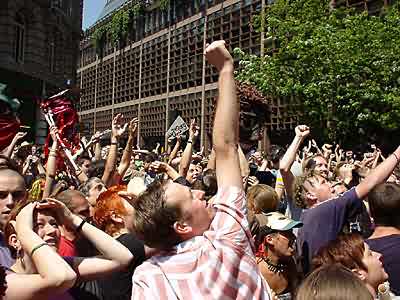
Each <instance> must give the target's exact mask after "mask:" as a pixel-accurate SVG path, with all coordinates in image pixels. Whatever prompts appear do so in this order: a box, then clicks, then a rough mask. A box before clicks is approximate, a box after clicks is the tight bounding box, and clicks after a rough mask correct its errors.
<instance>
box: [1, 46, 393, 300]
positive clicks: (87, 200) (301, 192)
mask: <svg viewBox="0 0 400 300" xmlns="http://www.w3.org/2000/svg"><path fill="white" fill-rule="evenodd" d="M204 55H205V57H206V59H207V61H208V63H209V64H211V65H213V66H214V67H215V68H216V69H217V70H218V72H219V79H218V89H219V93H218V100H217V101H216V108H215V116H214V126H213V131H212V149H210V150H209V151H204V149H203V150H202V151H200V152H196V150H195V149H196V145H197V144H198V143H197V142H198V136H199V127H198V126H197V124H196V121H195V120H191V122H190V126H189V130H188V134H187V138H185V137H183V136H179V135H177V136H176V137H175V138H174V139H170V140H169V145H168V147H167V148H166V149H165V151H164V149H161V148H160V147H159V146H158V147H156V149H139V148H138V147H137V146H136V145H135V141H136V140H137V127H138V119H137V118H134V119H133V120H128V122H127V123H124V119H123V116H122V115H121V114H118V115H116V116H115V117H114V118H113V120H112V124H111V131H110V132H109V133H110V135H111V136H110V137H109V138H108V137H107V135H105V134H104V133H102V132H97V133H96V134H94V135H93V136H92V137H91V139H90V140H87V139H85V138H84V137H82V138H81V145H82V147H81V148H80V150H79V151H77V152H76V153H74V154H73V155H67V154H66V153H65V152H66V149H65V147H64V145H61V144H60V140H59V138H58V136H57V135H58V130H59V129H58V128H57V127H56V126H51V128H50V129H49V132H50V136H51V140H52V143H51V146H50V147H49V151H48V153H46V155H45V154H44V152H43V151H41V146H38V145H33V144H28V143H26V142H23V139H24V137H25V134H24V133H22V132H19V133H17V134H16V135H15V136H14V137H13V140H12V142H11V143H10V144H9V145H8V147H6V148H4V149H3V151H2V154H1V156H0V228H1V229H0V230H1V232H0V264H1V266H2V269H1V272H0V277H1V278H0V298H1V297H2V298H3V299H7V300H24V299H27V300H28V299H96V300H108V299H110V300H111V299H113V300H125V299H132V300H133V299H138V300H139V299H271V300H272V299H274V300H276V299H281V300H283V299H297V300H313V299H315V300H317V299H318V300H324V299H326V300H328V299H340V300H355V299H360V300H367V299H385V300H387V299H400V258H399V257H398V256H397V255H396V253H397V249H398V248H397V247H399V246H400V217H399V215H400V213H399V212H400V185H399V180H400V172H399V171H400V169H398V164H399V160H400V147H399V148H397V149H396V150H395V151H394V152H392V153H391V154H387V155H386V157H384V154H383V153H382V152H381V151H380V150H379V149H378V147H376V146H374V145H371V146H370V149H368V150H367V151H365V153H355V152H354V153H353V152H352V151H350V150H347V151H346V150H345V149H343V148H342V147H341V146H340V145H334V144H324V145H323V146H322V147H319V146H318V144H317V143H316V142H315V141H314V140H312V139H311V129H310V128H309V127H308V126H306V125H299V126H297V127H296V128H295V132H294V138H293V141H292V142H291V144H290V145H288V147H281V146H278V145H272V146H271V147H270V149H268V151H267V152H266V153H264V152H261V151H257V150H255V151H249V152H248V153H245V152H244V151H243V150H242V149H241V147H240V140H239V128H238V126H239V125H238V124H239V109H240V106H239V102H238V101H237V92H236V87H235V80H234V67H233V65H234V64H233V59H232V57H231V55H230V53H229V52H228V50H227V49H226V47H225V43H224V42H223V41H217V42H213V43H212V44H211V45H208V47H207V48H206V50H205V53H204ZM0 102H1V101H0ZM2 105H4V104H2ZM125 121H126V120H125ZM123 139H126V143H125V147H124V148H123V149H122V148H120V147H119V146H120V145H122V140H123ZM105 140H106V141H107V142H106V145H104V141H105ZM307 141H308V144H307ZM183 145H184V147H183ZM197 150H198V149H197ZM207 152H208V153H207ZM246 152H247V151H246Z"/></svg>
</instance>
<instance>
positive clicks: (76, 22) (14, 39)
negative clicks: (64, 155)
mask: <svg viewBox="0 0 400 300" xmlns="http://www.w3.org/2000/svg"><path fill="white" fill-rule="evenodd" d="M82 9H83V0H78V1H77V0H30V1H28V0H2V1H0V82H2V83H5V84H7V85H8V86H9V88H10V90H11V94H12V96H14V97H16V98H18V99H20V100H22V102H23V106H22V111H21V120H22V122H23V124H24V125H27V126H30V127H31V128H32V129H31V131H30V134H31V137H32V138H33V137H34V136H35V135H36V136H37V137H40V136H42V137H43V136H44V135H45V134H46V132H45V131H43V130H42V129H44V128H45V124H43V122H41V121H40V113H39V111H38V106H37V100H38V99H40V98H41V97H42V96H44V95H51V93H53V92H56V91H58V90H59V89H62V88H65V87H66V86H67V84H68V83H69V84H73V83H74V81H75V78H76V69H77V65H76V62H77V61H78V57H79V42H80V39H81V32H82V31H81V28H82ZM39 142H40V139H39Z"/></svg>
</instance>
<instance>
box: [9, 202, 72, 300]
mask: <svg viewBox="0 0 400 300" xmlns="http://www.w3.org/2000/svg"><path fill="white" fill-rule="evenodd" d="M36 205H37V204H36V203H30V204H28V205H27V206H25V207H24V208H23V209H22V210H21V212H20V213H19V214H18V216H17V220H16V222H15V223H12V224H13V226H14V228H15V231H16V233H17V238H18V241H19V243H20V244H21V246H22V249H23V252H25V253H26V254H27V255H28V256H30V258H31V259H32V260H33V263H34V265H35V268H36V270H37V273H38V274H16V273H11V274H10V275H8V276H7V290H6V298H5V299H9V300H31V299H48V298H49V297H50V296H54V295H57V294H62V293H64V292H66V291H67V290H68V289H69V288H71V287H72V286H73V285H74V283H75V280H76V273H75V272H74V271H73V270H72V268H71V267H70V266H69V265H68V264H67V263H66V261H65V260H64V259H63V258H61V256H59V255H58V254H57V252H56V251H55V250H54V249H52V248H51V247H49V246H48V245H47V244H46V243H45V242H44V241H43V239H41V238H40V237H39V236H38V235H37V234H36V233H35V232H34V231H33V214H34V209H35V207H36ZM42 244H43V246H40V245H42ZM38 246H40V248H39V247H38ZM33 249H36V250H34V251H33Z"/></svg>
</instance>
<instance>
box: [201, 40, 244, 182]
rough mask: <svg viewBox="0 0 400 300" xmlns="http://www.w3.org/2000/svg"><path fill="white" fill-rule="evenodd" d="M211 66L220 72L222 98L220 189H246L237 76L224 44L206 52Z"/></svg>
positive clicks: (216, 134)
mask: <svg viewBox="0 0 400 300" xmlns="http://www.w3.org/2000/svg"><path fill="white" fill-rule="evenodd" d="M205 56H206V58H207V60H208V62H209V63H210V64H212V65H213V66H215V67H216V68H217V70H218V72H219V79H218V90H219V97H218V102H217V108H216V112H215V118H214V129H213V148H214V150H215V159H216V174H217V182H218V188H224V187H229V186H235V187H238V188H241V189H242V188H243V186H242V178H241V176H240V165H239V155H238V151H237V145H238V142H239V102H238V99H237V94H236V85H235V79H234V76H233V69H234V68H233V59H232V56H231V55H230V54H229V52H228V50H227V49H226V47H225V42H224V41H217V42H213V43H212V44H211V45H209V46H208V47H207V49H206V51H205Z"/></svg>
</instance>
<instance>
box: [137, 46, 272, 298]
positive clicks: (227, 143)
mask: <svg viewBox="0 0 400 300" xmlns="http://www.w3.org/2000/svg"><path fill="white" fill-rule="evenodd" d="M205 56H206V58H207V60H208V62H209V63H210V64H212V65H213V66H215V67H216V68H217V69H218V72H219V81H218V85H219V99H218V103H217V109H216V114H215V119H214V130H213V142H214V145H213V147H214V150H215V155H216V166H217V168H216V174H217V181H218V193H217V196H216V198H215V200H214V201H213V204H212V205H210V206H207V205H206V202H205V201H204V200H203V197H204V193H203V192H201V191H196V190H191V189H190V188H189V187H186V186H183V185H180V184H178V183H174V182H172V181H166V182H155V183H153V184H152V185H150V186H149V187H148V189H147V191H146V192H144V193H143V194H142V195H141V196H139V198H138V200H137V201H136V202H135V203H134V208H135V213H134V227H135V231H136V233H137V234H138V235H139V236H141V237H142V238H143V240H144V242H145V244H146V245H148V246H150V247H154V248H159V249H162V250H163V251H162V252H161V253H160V254H159V255H157V256H153V257H152V258H151V259H149V260H147V261H146V262H144V263H143V264H142V265H141V266H139V267H138V268H137V269H136V271H135V273H134V275H133V278H132V280H133V289H132V299H147V300H150V299H246V300H247V299H270V296H269V288H268V286H267V284H266V283H265V281H264V280H263V279H262V277H261V275H260V273H259V271H258V268H257V264H256V261H255V258H254V252H253V250H254V249H253V244H252V242H251V235H250V231H249V225H248V223H247V218H246V214H247V210H246V198H245V194H244V191H243V186H242V179H241V175H240V167H239V158H238V151H237V145H238V131H239V130H238V124H239V119H238V117H239V102H238V100H237V96H236V87H235V82H234V77H233V59H232V57H231V55H230V54H229V52H228V50H227V49H226V47H225V42H224V41H217V42H214V43H212V44H211V45H209V46H208V47H207V49H206V51H205Z"/></svg>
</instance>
